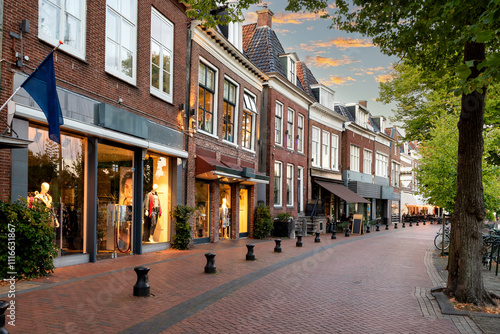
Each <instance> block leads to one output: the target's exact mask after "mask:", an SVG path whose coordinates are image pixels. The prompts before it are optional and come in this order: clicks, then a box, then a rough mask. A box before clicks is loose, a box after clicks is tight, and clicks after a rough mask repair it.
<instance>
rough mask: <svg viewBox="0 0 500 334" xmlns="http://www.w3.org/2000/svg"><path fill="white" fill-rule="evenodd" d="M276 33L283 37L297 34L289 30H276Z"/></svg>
mask: <svg viewBox="0 0 500 334" xmlns="http://www.w3.org/2000/svg"><path fill="white" fill-rule="evenodd" d="M274 31H275V32H277V33H278V34H281V35H286V34H287V33H292V34H294V33H295V31H291V30H288V29H274Z"/></svg>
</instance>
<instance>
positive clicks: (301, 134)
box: [297, 114, 305, 153]
mask: <svg viewBox="0 0 500 334" xmlns="http://www.w3.org/2000/svg"><path fill="white" fill-rule="evenodd" d="M297 122H298V124H297V132H298V133H297V151H298V152H299V153H304V126H305V123H304V122H305V117H304V115H302V114H298V120H297Z"/></svg>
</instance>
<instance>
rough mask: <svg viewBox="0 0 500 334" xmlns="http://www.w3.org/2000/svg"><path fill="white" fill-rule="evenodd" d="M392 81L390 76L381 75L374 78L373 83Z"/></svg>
mask: <svg viewBox="0 0 500 334" xmlns="http://www.w3.org/2000/svg"><path fill="white" fill-rule="evenodd" d="M391 80H392V75H390V74H381V75H377V76H375V81H376V82H387V81H391Z"/></svg>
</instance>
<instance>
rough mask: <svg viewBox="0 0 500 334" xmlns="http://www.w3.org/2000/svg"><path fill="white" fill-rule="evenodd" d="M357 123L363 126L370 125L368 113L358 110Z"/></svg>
mask: <svg viewBox="0 0 500 334" xmlns="http://www.w3.org/2000/svg"><path fill="white" fill-rule="evenodd" d="M356 123H357V124H359V125H361V126H365V125H366V124H368V113H367V112H366V111H364V110H363V109H361V108H357V110H356Z"/></svg>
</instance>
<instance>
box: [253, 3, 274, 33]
mask: <svg viewBox="0 0 500 334" xmlns="http://www.w3.org/2000/svg"><path fill="white" fill-rule="evenodd" d="M257 15H258V18H257V27H264V26H268V27H269V28H272V25H273V15H274V13H273V12H272V11H271V10H270V9H269V8H264V9H262V10H258V11H257Z"/></svg>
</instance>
